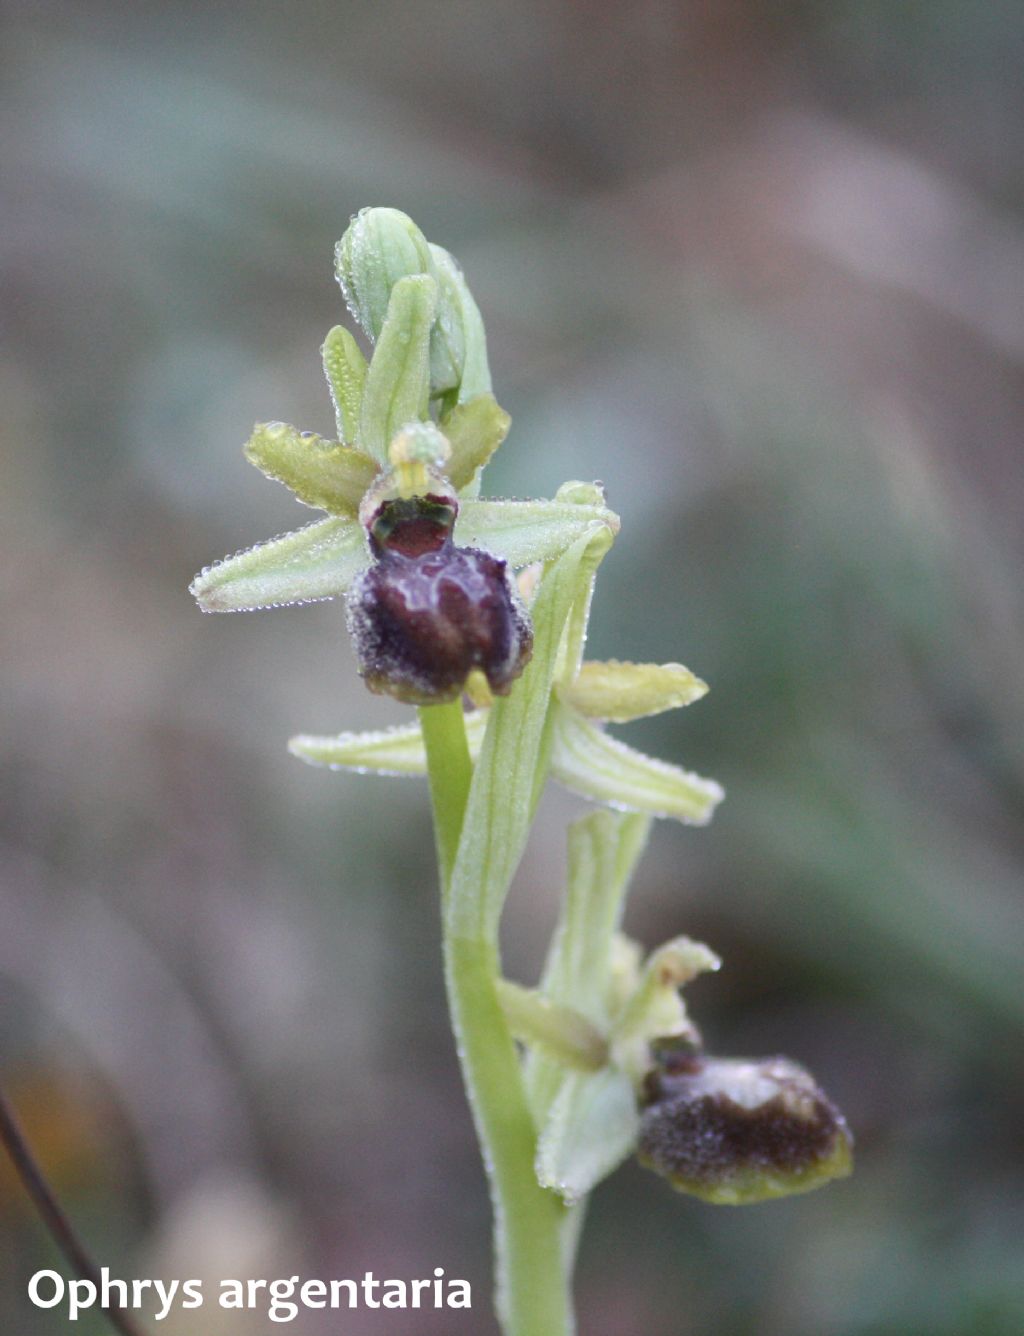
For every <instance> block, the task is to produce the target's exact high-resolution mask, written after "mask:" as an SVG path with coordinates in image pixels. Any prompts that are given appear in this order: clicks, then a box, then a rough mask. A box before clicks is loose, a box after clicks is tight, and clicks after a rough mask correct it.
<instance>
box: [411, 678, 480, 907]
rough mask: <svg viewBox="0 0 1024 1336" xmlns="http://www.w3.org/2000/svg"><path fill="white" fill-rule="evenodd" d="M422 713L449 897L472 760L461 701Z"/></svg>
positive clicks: (439, 854) (442, 868) (439, 859)
mask: <svg viewBox="0 0 1024 1336" xmlns="http://www.w3.org/2000/svg"><path fill="white" fill-rule="evenodd" d="M419 716H420V728H421V729H422V731H423V746H424V748H425V749H426V753H427V769H428V772H429V774H430V798H431V802H432V804H433V810H434V836H435V840H436V843H437V865H438V867H439V868H440V871H441V888H442V892H443V893H444V894H445V896H447V891H448V883H449V882H450V881H451V876H452V868H454V866H455V855H456V853H457V852H458V848H459V837H460V836H461V834H462V818H463V816H464V815H465V812H466V800H467V798H468V797H469V785H470V781H471V780H472V778H473V762H472V761H471V760H470V757H469V744H468V742H467V741H466V725H465V720H464V717H463V713H462V701H461V700H453V701H449V703H448V704H447V705H426V706H423V707H421V709H420V711H419ZM435 777H436V778H435Z"/></svg>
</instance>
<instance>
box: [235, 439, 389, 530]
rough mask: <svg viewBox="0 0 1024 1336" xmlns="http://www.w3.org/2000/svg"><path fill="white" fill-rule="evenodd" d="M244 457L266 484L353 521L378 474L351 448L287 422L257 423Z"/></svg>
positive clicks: (362, 454)
mask: <svg viewBox="0 0 1024 1336" xmlns="http://www.w3.org/2000/svg"><path fill="white" fill-rule="evenodd" d="M245 457H246V459H248V461H249V463H250V464H255V465H256V467H257V468H258V469H259V470H260V472H261V473H265V474H266V476H267V477H268V478H275V479H276V480H277V481H278V482H283V483H284V485H285V486H286V487H290V488H291V490H292V491H293V492H294V493H295V495H296V496H297V497H298V498H299V500H300V501H302V502H303V503H304V504H305V505H307V506H315V507H316V508H317V509H318V510H327V511H329V512H330V513H331V514H332V515H347V516H351V517H355V515H356V514H357V513H358V510H359V502H360V501H361V500H362V499H363V496H364V495H365V493H366V490H367V488H368V487H369V486H370V484H371V483H372V482H373V480H374V478H375V476H376V474H377V465H376V464H375V463H374V461H373V460H372V459H371V458H370V456H369V455H367V454H364V453H363V451H362V450H357V449H356V448H355V446H351V445H340V444H339V443H338V442H337V441H325V440H324V439H323V437H321V436H317V435H316V433H315V432H311V431H297V430H296V428H295V427H289V426H288V424H287V423H286V422H260V423H257V424H256V427H255V428H254V430H253V434H252V436H251V437H250V438H249V440H248V442H247V443H246V446H245Z"/></svg>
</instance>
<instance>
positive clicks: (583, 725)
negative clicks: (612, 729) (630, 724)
mask: <svg viewBox="0 0 1024 1336" xmlns="http://www.w3.org/2000/svg"><path fill="white" fill-rule="evenodd" d="M551 773H552V775H554V777H555V778H556V779H557V780H558V781H559V782H560V783H562V784H564V785H565V786H566V788H569V789H572V790H573V791H574V792H575V793H581V794H582V795H583V796H584V797H585V798H592V799H593V800H594V801H595V802H602V803H609V804H610V805H611V806H612V807H618V808H621V809H624V810H626V811H632V812H647V813H649V814H650V815H651V816H662V817H675V818H676V820H678V821H683V822H686V824H687V825H695V826H702V825H705V824H706V823H707V822H708V821H710V819H711V813H712V812H713V811H714V809H715V806H716V805H717V804H718V803H719V802H720V801H721V800H722V798H723V797H724V796H725V793H724V790H723V789H722V787H721V785H719V784H716V783H715V781H714V780H713V779H702V778H701V776H700V775H694V774H691V773H690V772H689V771H687V770H681V769H680V768H679V766H676V765H669V764H668V762H667V761H658V760H655V759H654V757H652V756H646V755H645V754H644V753H643V752H639V751H636V750H634V748H632V747H627V746H626V744H625V743H624V742H619V741H618V739H616V738H610V737H609V736H608V735H607V734H606V733H603V732H602V731H601V729H600V728H598V727H597V726H596V725H594V724H591V723H589V722H588V721H587V720H586V719H584V718H583V716H582V715H580V714H577V713H576V711H575V710H570V709H568V708H567V707H566V706H564V705H561V704H559V705H557V706H556V708H555V725H554V742H553V747H552V752H551Z"/></svg>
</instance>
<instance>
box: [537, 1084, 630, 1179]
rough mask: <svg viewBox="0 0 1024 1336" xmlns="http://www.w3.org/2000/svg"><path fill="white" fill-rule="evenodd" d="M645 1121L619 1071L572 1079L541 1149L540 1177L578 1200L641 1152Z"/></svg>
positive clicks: (554, 1110)
mask: <svg viewBox="0 0 1024 1336" xmlns="http://www.w3.org/2000/svg"><path fill="white" fill-rule="evenodd" d="M639 1129H640V1119H639V1115H638V1113H637V1109H636V1096H635V1095H634V1093H633V1084H632V1082H631V1081H630V1079H629V1077H628V1076H626V1075H625V1074H624V1073H623V1072H620V1071H618V1070H617V1069H616V1068H614V1067H605V1068H604V1069H603V1070H602V1071H600V1072H595V1073H594V1074H593V1075H588V1074H586V1073H583V1072H572V1073H570V1074H568V1075H567V1076H566V1078H565V1080H564V1081H563V1083H562V1086H561V1089H560V1090H559V1092H558V1095H557V1097H556V1098H555V1101H554V1103H553V1104H552V1106H551V1111H550V1113H549V1114H548V1118H547V1121H546V1123H545V1124H544V1128H543V1130H542V1132H541V1135H540V1139H539V1141H538V1144H537V1178H538V1180H539V1182H540V1184H541V1186H542V1187H546V1188H553V1189H554V1190H555V1191H556V1192H558V1193H560V1194H561V1196H562V1197H563V1198H564V1199H565V1200H566V1202H568V1203H570V1204H571V1203H572V1202H575V1201H579V1200H580V1198H582V1197H585V1196H586V1194H587V1193H588V1192H590V1191H591V1189H592V1188H594V1187H596V1186H597V1184H598V1183H600V1182H601V1180H602V1179H603V1178H606V1177H607V1176H608V1175H609V1174H610V1173H611V1172H612V1170H613V1169H616V1168H618V1166H619V1165H620V1164H621V1163H622V1161H623V1160H625V1159H626V1157H627V1156H629V1155H631V1154H632V1152H633V1150H634V1149H635V1147H636V1141H637V1135H638V1133H639Z"/></svg>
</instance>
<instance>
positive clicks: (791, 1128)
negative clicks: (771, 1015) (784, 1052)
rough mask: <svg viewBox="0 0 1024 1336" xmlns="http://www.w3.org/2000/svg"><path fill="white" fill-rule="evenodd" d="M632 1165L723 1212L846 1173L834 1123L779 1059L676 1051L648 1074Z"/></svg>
mask: <svg viewBox="0 0 1024 1336" xmlns="http://www.w3.org/2000/svg"><path fill="white" fill-rule="evenodd" d="M645 1095H646V1107H645V1108H644V1109H643V1112H642V1114H641V1119H640V1136H639V1150H638V1154H639V1159H640V1162H641V1164H644V1165H646V1166H647V1167H648V1168H649V1169H653V1170H655V1172H656V1173H660V1174H662V1175H663V1176H664V1177H666V1178H667V1179H668V1180H669V1182H670V1183H671V1184H672V1186H673V1187H674V1188H677V1189H678V1190H679V1191H680V1192H688V1193H691V1194H692V1195H694V1196H697V1197H701V1198H703V1199H704V1200H705V1201H709V1202H715V1203H719V1204H725V1205H743V1204H745V1203H748V1202H756V1201H766V1200H768V1199H769V1198H771V1197H784V1196H788V1195H789V1194H791V1193H795V1192H808V1191H810V1189H811V1188H816V1187H819V1186H820V1185H821V1184H823V1183H826V1182H828V1181H829V1180H830V1179H833V1178H844V1177H845V1176H846V1175H847V1174H849V1173H850V1171H851V1168H852V1148H853V1138H852V1137H851V1135H850V1131H849V1128H848V1127H847V1125H846V1121H845V1119H844V1118H843V1116H842V1114H841V1113H840V1112H839V1110H838V1109H837V1108H836V1107H835V1105H834V1104H833V1103H832V1102H831V1101H830V1100H829V1099H828V1097H827V1096H826V1095H825V1094H824V1093H823V1092H822V1091H821V1090H820V1089H819V1087H818V1086H817V1085H816V1084H815V1083H814V1080H813V1079H812V1077H811V1076H810V1075H809V1073H808V1072H806V1071H804V1069H803V1068H802V1067H800V1066H798V1065H797V1064H796V1063H795V1062H791V1061H790V1060H789V1059H788V1058H766V1059H762V1060H745V1059H737V1058H706V1057H703V1056H701V1055H698V1054H696V1053H689V1052H687V1051H686V1050H680V1051H678V1052H675V1053H672V1054H671V1055H670V1056H669V1057H668V1058H667V1060H664V1061H663V1063H662V1066H661V1067H660V1068H658V1069H656V1070H655V1071H653V1072H651V1073H650V1074H649V1075H648V1077H647V1080H646V1086H645Z"/></svg>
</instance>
